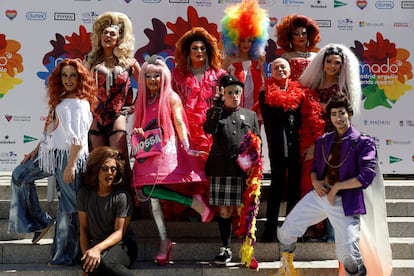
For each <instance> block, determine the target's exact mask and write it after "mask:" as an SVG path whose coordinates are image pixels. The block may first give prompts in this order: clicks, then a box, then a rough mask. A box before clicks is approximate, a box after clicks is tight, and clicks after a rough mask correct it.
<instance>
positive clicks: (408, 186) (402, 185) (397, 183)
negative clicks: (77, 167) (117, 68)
mask: <svg viewBox="0 0 414 276" xmlns="http://www.w3.org/2000/svg"><path fill="white" fill-rule="evenodd" d="M0 174H1V173H0ZM10 179H11V176H9V175H7V176H3V177H1V175H0V200H7V199H9V198H10ZM35 183H36V187H37V193H38V197H39V198H40V199H46V198H47V188H48V187H47V186H48V183H47V179H41V180H37V181H35ZM269 185H270V180H268V179H265V180H262V197H263V198H264V199H265V198H267V194H268V188H269ZM413 195H414V181H413V180H386V181H385V196H386V198H396V199H411V198H412V197H413ZM55 198H56V197H55Z"/></svg>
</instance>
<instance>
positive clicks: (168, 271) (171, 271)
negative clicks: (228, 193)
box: [0, 260, 414, 276]
mask: <svg viewBox="0 0 414 276" xmlns="http://www.w3.org/2000/svg"><path fill="white" fill-rule="evenodd" d="M294 264H295V267H296V270H297V272H298V275H301V276H321V275H323V276H336V275H337V272H338V261H337V260H324V261H312V262H298V261H295V262H294ZM392 264H393V275H396V276H412V275H414V263H413V262H410V261H406V260H393V263H392ZM279 267H280V262H279V261H272V262H259V271H258V272H256V271H251V270H248V269H246V268H244V267H243V266H241V265H240V264H238V263H234V262H231V263H229V264H228V266H226V267H224V266H215V265H214V264H211V263H208V262H192V261H174V262H173V263H171V264H169V265H166V266H163V267H159V266H156V265H155V264H154V263H152V262H136V263H135V264H134V265H133V267H132V269H131V271H132V272H133V273H134V275H146V276H182V275H191V276H217V275H221V276H227V275H232V276H238V275H242V276H249V275H266V276H267V275H273V274H275V273H276V272H277V270H278V268H279ZM2 273H4V274H6V273H10V274H11V273H13V274H12V275H15V276H26V275H34V274H36V275H38V276H42V275H47V276H60V275H65V276H72V275H73V276H79V275H80V273H81V270H80V269H79V267H48V266H47V264H24V265H23V264H19V265H10V264H7V265H0V274H2ZM6 275H8V274H6Z"/></svg>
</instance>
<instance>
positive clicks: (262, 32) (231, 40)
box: [220, 0, 269, 59]
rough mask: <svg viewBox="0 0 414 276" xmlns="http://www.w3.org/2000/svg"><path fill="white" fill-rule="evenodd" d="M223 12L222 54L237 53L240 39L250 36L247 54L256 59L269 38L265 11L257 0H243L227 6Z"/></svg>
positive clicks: (267, 18)
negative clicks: (250, 43)
mask: <svg viewBox="0 0 414 276" xmlns="http://www.w3.org/2000/svg"><path fill="white" fill-rule="evenodd" d="M224 13H225V15H224V17H223V18H222V19H221V22H220V23H221V29H222V31H221V32H222V33H221V39H222V42H223V48H224V54H226V55H227V56H232V55H238V54H239V43H240V41H241V40H243V39H245V38H252V39H253V43H252V47H251V48H250V51H249V56H250V57H251V58H253V59H257V58H258V56H259V54H262V53H263V52H264V49H265V47H266V45H267V39H268V38H269V34H268V32H267V28H268V27H269V15H268V14H267V11H266V10H265V9H262V8H260V6H259V4H258V1H257V0H243V1H242V2H241V3H240V4H237V5H231V6H229V7H227V8H226V9H225V11H224Z"/></svg>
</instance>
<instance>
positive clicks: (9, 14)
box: [6, 10, 17, 20]
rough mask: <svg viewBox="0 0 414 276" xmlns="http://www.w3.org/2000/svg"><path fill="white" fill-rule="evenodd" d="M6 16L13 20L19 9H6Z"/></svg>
mask: <svg viewBox="0 0 414 276" xmlns="http://www.w3.org/2000/svg"><path fill="white" fill-rule="evenodd" d="M6 16H7V18H9V19H10V20H13V19H14V18H15V17H16V16H17V11H16V10H6Z"/></svg>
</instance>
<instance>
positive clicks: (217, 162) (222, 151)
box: [203, 107, 259, 176]
mask: <svg viewBox="0 0 414 276" xmlns="http://www.w3.org/2000/svg"><path fill="white" fill-rule="evenodd" d="M203 128H204V131H205V132H206V133H209V134H212V135H213V145H212V146H211V150H210V154H209V156H208V158H207V162H206V165H205V169H206V174H207V175H208V176H244V172H243V171H242V170H241V169H240V167H239V165H238V164H237V163H236V158H237V155H238V153H239V146H240V143H241V142H242V140H243V136H244V135H245V134H247V133H248V131H249V130H251V131H252V132H253V133H256V134H259V124H258V122H257V116H256V113H255V112H253V111H251V110H248V109H245V108H241V107H240V108H239V109H237V110H234V111H231V110H228V109H226V108H219V107H213V108H211V109H209V110H208V111H207V118H206V122H205V123H204V126H203Z"/></svg>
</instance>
